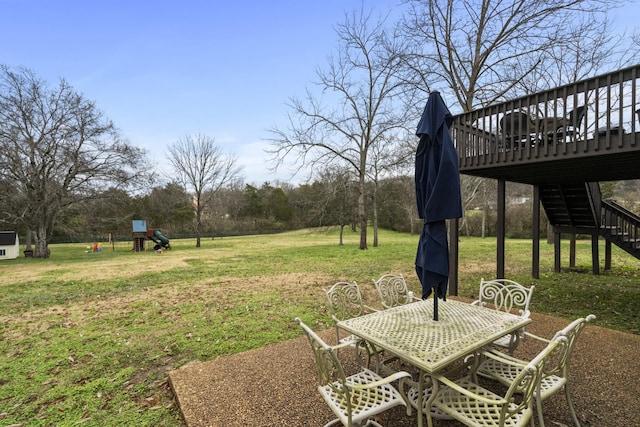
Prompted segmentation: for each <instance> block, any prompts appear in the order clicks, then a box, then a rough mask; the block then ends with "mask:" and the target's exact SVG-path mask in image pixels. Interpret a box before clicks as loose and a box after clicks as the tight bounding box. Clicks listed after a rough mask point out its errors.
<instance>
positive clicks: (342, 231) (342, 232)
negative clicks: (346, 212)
mask: <svg viewBox="0 0 640 427" xmlns="http://www.w3.org/2000/svg"><path fill="white" fill-rule="evenodd" d="M343 235H344V224H340V246H343V245H344V241H343V240H342V236H343Z"/></svg>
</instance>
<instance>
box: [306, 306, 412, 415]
mask: <svg viewBox="0 0 640 427" xmlns="http://www.w3.org/2000/svg"><path fill="white" fill-rule="evenodd" d="M295 321H296V322H298V324H299V325H300V327H301V328H302V330H303V331H304V333H305V335H306V336H307V338H308V339H309V343H310V344H311V349H312V350H313V356H314V358H315V363H316V373H317V376H318V392H320V395H321V396H322V397H323V398H324V400H325V402H327V405H329V407H330V408H331V410H332V411H333V413H334V414H336V416H337V417H338V418H337V419H335V420H333V421H330V422H329V423H327V424H326V425H325V427H327V426H330V425H334V424H336V423H342V425H344V426H347V427H351V426H360V425H363V423H366V425H374V426H378V427H381V426H380V424H378V423H377V422H376V421H374V420H371V419H370V418H371V417H373V416H374V415H378V414H380V413H382V412H384V411H386V410H388V409H390V408H393V407H396V406H399V405H402V406H406V400H405V397H404V395H402V394H401V393H400V392H399V391H398V390H397V389H396V388H394V387H393V386H392V385H391V383H392V382H393V381H397V380H399V381H400V383H399V385H400V386H402V385H403V381H404V379H405V378H407V377H410V375H409V373H407V372H396V373H394V374H393V375H390V376H388V377H385V378H383V377H381V376H380V375H378V374H376V373H375V372H373V371H370V370H369V369H366V368H362V370H361V371H360V372H358V373H357V374H354V375H351V376H348V377H347V376H346V375H345V373H344V369H343V368H342V364H341V363H340V360H339V359H338V356H337V349H338V348H340V347H342V346H345V345H348V344H339V345H337V346H333V347H331V346H328V345H327V344H325V343H324V341H322V339H321V338H320V337H319V336H318V335H316V334H315V333H314V332H313V331H312V330H311V329H310V328H309V327H308V326H307V325H305V324H304V323H303V322H302V320H300V319H299V318H295Z"/></svg>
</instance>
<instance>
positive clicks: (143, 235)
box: [133, 219, 171, 252]
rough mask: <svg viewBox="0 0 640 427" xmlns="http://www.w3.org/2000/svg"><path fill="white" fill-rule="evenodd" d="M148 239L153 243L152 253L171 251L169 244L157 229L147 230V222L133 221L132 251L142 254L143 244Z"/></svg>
mask: <svg viewBox="0 0 640 427" xmlns="http://www.w3.org/2000/svg"><path fill="white" fill-rule="evenodd" d="M146 239H149V240H151V241H153V243H155V245H154V246H153V250H154V251H158V250H161V249H163V248H164V249H171V243H169V239H168V238H167V237H166V236H165V235H164V234H162V232H161V231H160V230H157V229H147V222H146V221H145V220H140V219H135V220H133V250H134V251H136V252H144V251H145V247H144V242H145V240H146Z"/></svg>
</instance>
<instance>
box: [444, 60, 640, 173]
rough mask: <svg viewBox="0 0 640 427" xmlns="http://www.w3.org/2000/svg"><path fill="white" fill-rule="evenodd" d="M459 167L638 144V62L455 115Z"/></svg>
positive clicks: (552, 157)
mask: <svg viewBox="0 0 640 427" xmlns="http://www.w3.org/2000/svg"><path fill="white" fill-rule="evenodd" d="M452 137H453V140H454V143H455V144H456V148H457V151H458V155H459V157H460V170H461V172H463V173H464V172H465V171H466V170H472V169H474V168H483V167H496V166H508V165H516V164H519V163H529V162H535V161H550V160H555V159H567V158H571V157H582V156H591V155H601V154H603V153H606V152H611V153H612V154H613V153H618V152H624V151H637V150H639V149H640V64H639V65H635V66H632V67H629V68H625V69H622V70H619V71H616V72H612V73H609V74H604V75H601V76H597V77H593V78H590V79H587V80H583V81H579V82H576V83H572V84H568V85H565V86H561V87H557V88H554V89H551V90H548V91H544V92H539V93H536V94H533V95H530V96H525V97H521V98H518V99H515V100H511V101H508V102H504V103H501V104H497V105H493V106H490V107H486V108H481V109H478V110H475V111H472V112H469V113H463V114H460V115H457V116H456V117H455V120H454V124H453V126H452Z"/></svg>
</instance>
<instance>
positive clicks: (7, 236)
mask: <svg viewBox="0 0 640 427" xmlns="http://www.w3.org/2000/svg"><path fill="white" fill-rule="evenodd" d="M17 237H18V233H16V232H15V231H0V246H6V245H15V243H16V238H17Z"/></svg>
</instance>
